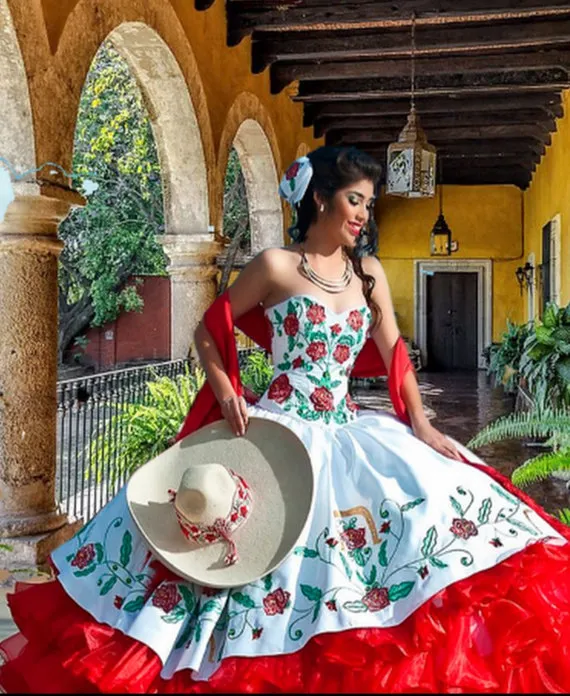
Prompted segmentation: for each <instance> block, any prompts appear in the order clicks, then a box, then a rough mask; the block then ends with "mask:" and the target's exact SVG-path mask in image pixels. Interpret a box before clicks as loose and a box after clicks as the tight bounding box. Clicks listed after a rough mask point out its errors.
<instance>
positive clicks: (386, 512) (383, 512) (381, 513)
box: [380, 509, 390, 520]
mask: <svg viewBox="0 0 570 696" xmlns="http://www.w3.org/2000/svg"><path fill="white" fill-rule="evenodd" d="M389 516H390V513H389V512H388V510H382V509H380V517H381V518H382V519H383V520H385V519H386V517H389Z"/></svg>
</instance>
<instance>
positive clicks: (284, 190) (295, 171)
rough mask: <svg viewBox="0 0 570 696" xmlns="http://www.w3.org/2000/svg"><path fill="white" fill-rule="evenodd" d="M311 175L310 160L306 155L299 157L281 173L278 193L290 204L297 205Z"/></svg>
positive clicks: (305, 190)
mask: <svg viewBox="0 0 570 696" xmlns="http://www.w3.org/2000/svg"><path fill="white" fill-rule="evenodd" d="M312 177H313V165H312V164H311V160H310V159H309V158H308V157H306V156H304V157H299V159H296V160H295V161H294V162H293V164H292V165H291V166H290V167H289V169H288V170H287V171H286V172H285V174H284V175H283V178H282V179H281V183H280V184H279V195H280V196H281V198H284V199H285V200H286V201H287V202H288V203H289V204H290V205H298V204H299V203H300V202H301V201H302V200H303V196H304V195H305V193H306V192H307V188H308V187H309V183H310V181H311V179H312Z"/></svg>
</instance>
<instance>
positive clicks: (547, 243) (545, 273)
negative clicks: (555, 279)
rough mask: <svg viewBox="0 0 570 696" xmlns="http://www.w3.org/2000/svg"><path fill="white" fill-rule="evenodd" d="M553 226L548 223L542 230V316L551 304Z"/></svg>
mask: <svg viewBox="0 0 570 696" xmlns="http://www.w3.org/2000/svg"><path fill="white" fill-rule="evenodd" d="M551 240H552V225H551V223H550V222H548V223H546V225H544V227H543V228H542V266H541V270H542V273H541V286H542V287H541V308H542V311H541V312H540V315H541V316H542V315H543V314H544V310H545V309H546V305H547V304H548V303H549V302H550V299H551V295H550V286H551V281H550V276H551V267H550V263H551V258H550V257H551V254H550V250H551V246H552V241H551Z"/></svg>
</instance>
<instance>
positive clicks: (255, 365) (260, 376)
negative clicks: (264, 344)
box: [241, 350, 273, 396]
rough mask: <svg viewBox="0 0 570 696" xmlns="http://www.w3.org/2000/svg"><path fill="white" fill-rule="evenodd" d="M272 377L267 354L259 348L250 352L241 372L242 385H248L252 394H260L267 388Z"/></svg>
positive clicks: (271, 366)
mask: <svg viewBox="0 0 570 696" xmlns="http://www.w3.org/2000/svg"><path fill="white" fill-rule="evenodd" d="M272 379H273V365H272V364H271V360H270V359H269V358H268V356H267V355H266V354H265V353H264V352H263V351H261V350H256V351H254V352H253V353H250V354H249V355H248V356H247V361H246V365H245V367H244V369H243V370H242V372H241V381H242V384H243V385H244V387H249V389H251V391H252V392H253V393H254V394H257V395H258V396H261V395H262V394H264V393H265V391H266V390H267V389H268V388H269V384H270V383H271V380H272Z"/></svg>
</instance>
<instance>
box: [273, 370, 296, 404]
mask: <svg viewBox="0 0 570 696" xmlns="http://www.w3.org/2000/svg"><path fill="white" fill-rule="evenodd" d="M292 392H293V387H292V386H291V383H290V382H289V377H287V375H279V377H277V379H276V380H274V381H273V382H272V383H271V386H270V387H269V392H268V394H267V396H268V397H269V398H270V399H271V400H272V401H276V402H277V403H278V404H282V403H283V402H284V401H287V399H288V398H289V397H290V396H291V394H292Z"/></svg>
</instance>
